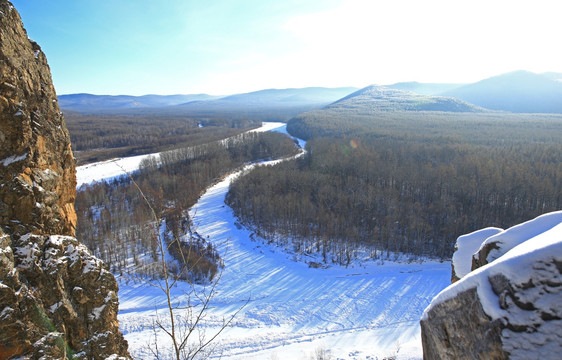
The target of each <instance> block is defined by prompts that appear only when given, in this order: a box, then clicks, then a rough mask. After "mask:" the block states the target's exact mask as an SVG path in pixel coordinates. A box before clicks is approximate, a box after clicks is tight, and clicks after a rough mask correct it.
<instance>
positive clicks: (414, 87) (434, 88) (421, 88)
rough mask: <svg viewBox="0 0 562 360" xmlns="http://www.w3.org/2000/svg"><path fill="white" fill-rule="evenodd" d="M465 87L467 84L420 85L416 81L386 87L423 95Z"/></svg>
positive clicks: (437, 93)
mask: <svg viewBox="0 0 562 360" xmlns="http://www.w3.org/2000/svg"><path fill="white" fill-rule="evenodd" d="M463 85H465V84H442V83H419V82H416V81H410V82H399V83H396V84H392V85H386V87H388V88H391V89H397V90H406V91H411V92H415V93H418V94H422V95H439V94H441V93H444V92H446V91H450V90H453V89H456V88H458V87H461V86H463Z"/></svg>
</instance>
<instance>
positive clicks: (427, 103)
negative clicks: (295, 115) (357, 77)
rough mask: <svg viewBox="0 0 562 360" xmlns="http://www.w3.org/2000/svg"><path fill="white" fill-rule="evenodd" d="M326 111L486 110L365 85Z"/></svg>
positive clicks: (453, 99)
mask: <svg viewBox="0 0 562 360" xmlns="http://www.w3.org/2000/svg"><path fill="white" fill-rule="evenodd" d="M326 109H328V110H336V109H337V110H346V111H353V112H355V113H372V112H377V111H449V112H481V111H486V109H482V108H480V107H478V106H475V105H472V104H469V103H467V102H466V101H463V100H459V99H455V98H450V97H444V96H430V95H421V94H416V93H413V92H411V91H404V90H397V89H391V88H388V87H384V86H378V85H371V86H367V87H366V88H363V89H361V90H359V91H356V92H354V93H352V94H350V95H348V96H346V97H344V98H342V99H340V100H338V101H336V102H334V103H333V104H331V105H329V106H327V107H326Z"/></svg>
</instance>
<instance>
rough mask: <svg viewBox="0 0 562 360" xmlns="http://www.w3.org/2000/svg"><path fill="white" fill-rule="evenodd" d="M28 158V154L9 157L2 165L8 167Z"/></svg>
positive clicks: (2, 161)
mask: <svg viewBox="0 0 562 360" xmlns="http://www.w3.org/2000/svg"><path fill="white" fill-rule="evenodd" d="M26 158H27V153H25V154H23V155H12V156H10V157H7V158H5V159H3V160H1V161H0V162H1V163H2V165H4V166H8V165H10V164H13V163H15V162H18V161H22V160H25V159H26Z"/></svg>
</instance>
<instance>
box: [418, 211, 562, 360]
mask: <svg viewBox="0 0 562 360" xmlns="http://www.w3.org/2000/svg"><path fill="white" fill-rule="evenodd" d="M490 231H491V232H494V231H497V230H488V232H490ZM473 235H474V236H472V237H473V238H474V239H476V238H479V239H480V241H482V246H481V247H480V248H479V252H481V251H482V249H484V248H485V245H486V244H488V243H494V244H496V246H495V247H494V249H496V250H497V251H496V252H494V253H493V254H494V255H493V256H494V258H493V259H492V258H490V257H489V261H490V262H489V263H488V264H486V265H483V266H482V267H480V268H478V269H475V270H473V271H471V272H470V273H468V274H466V275H465V276H463V277H462V278H461V279H460V280H459V281H457V282H455V283H453V284H452V285H450V286H449V287H447V288H446V289H445V290H443V291H442V292H441V293H440V294H439V295H437V297H436V298H435V299H433V301H432V303H431V304H430V306H429V307H428V308H427V309H426V310H425V312H424V315H423V318H422V320H421V329H422V344H423V351H424V359H559V357H560V354H561V353H562V212H561V211H558V212H554V213H550V214H546V215H543V216H541V217H538V218H536V219H533V220H531V221H528V222H526V223H523V224H520V225H517V226H514V227H512V228H510V229H507V230H505V231H501V232H499V233H497V234H495V235H492V236H490V237H489V238H487V239H482V237H481V236H479V234H478V233H474V234H473ZM480 235H481V234H480ZM471 246H472V245H471ZM477 254H478V253H477ZM488 254H490V252H488Z"/></svg>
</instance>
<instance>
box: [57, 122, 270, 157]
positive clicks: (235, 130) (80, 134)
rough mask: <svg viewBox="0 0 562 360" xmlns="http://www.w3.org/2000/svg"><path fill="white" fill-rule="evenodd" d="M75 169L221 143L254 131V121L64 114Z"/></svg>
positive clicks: (257, 124) (255, 123)
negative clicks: (75, 164)
mask: <svg viewBox="0 0 562 360" xmlns="http://www.w3.org/2000/svg"><path fill="white" fill-rule="evenodd" d="M65 118H66V123H67V127H68V130H69V132H70V138H71V140H72V149H73V151H74V154H75V156H76V159H77V163H78V165H84V164H87V163H91V162H96V161H102V160H107V159H111V158H115V157H124V156H134V155H141V154H150V153H155V152H160V151H165V150H171V149H176V148H182V147H186V146H193V145H199V144H204V143H208V142H212V141H214V140H220V139H225V138H227V137H230V136H233V135H236V134H239V133H241V132H242V131H244V130H247V129H251V128H255V127H257V126H259V125H260V124H261V122H260V121H257V120H248V119H244V118H241V119H236V120H232V119H226V118H216V117H213V118H206V117H188V116H179V115H177V116H164V115H100V114H89V115H84V114H79V113H76V112H72V111H67V112H65Z"/></svg>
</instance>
